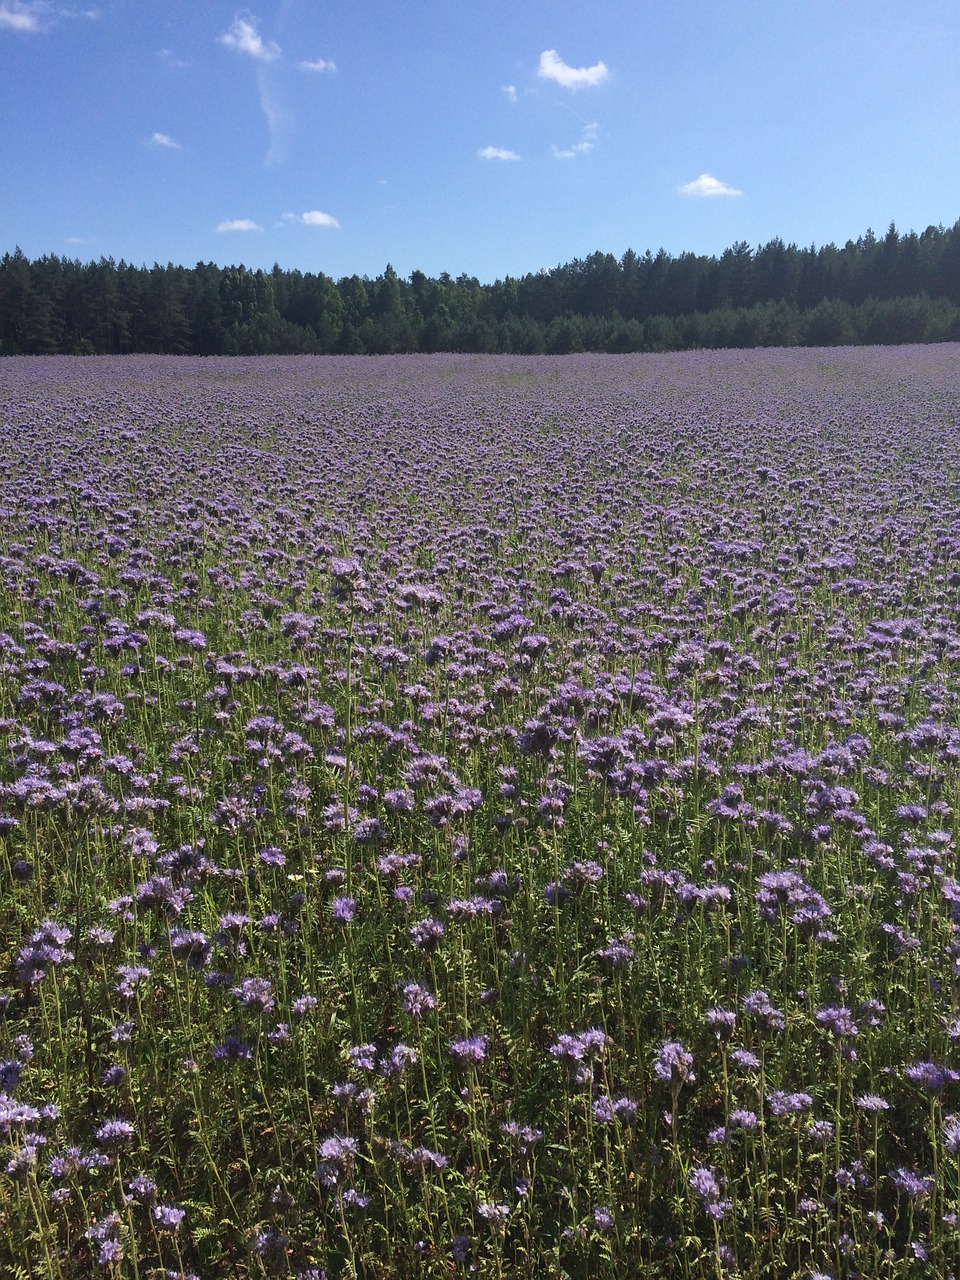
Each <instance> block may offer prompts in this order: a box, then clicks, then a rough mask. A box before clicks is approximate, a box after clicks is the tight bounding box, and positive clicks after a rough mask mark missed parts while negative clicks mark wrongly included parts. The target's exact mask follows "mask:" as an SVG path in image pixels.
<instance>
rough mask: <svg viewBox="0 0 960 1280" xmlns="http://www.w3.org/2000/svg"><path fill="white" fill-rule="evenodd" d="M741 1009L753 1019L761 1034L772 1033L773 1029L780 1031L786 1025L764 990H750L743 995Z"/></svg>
mask: <svg viewBox="0 0 960 1280" xmlns="http://www.w3.org/2000/svg"><path fill="white" fill-rule="evenodd" d="M743 1011H744V1013H746V1014H747V1015H748V1017H750V1018H752V1019H753V1024H754V1026H755V1027H756V1029H757V1031H758V1032H759V1033H760V1034H761V1035H772V1034H773V1032H774V1031H782V1030H783V1029H784V1027H785V1026H786V1025H787V1022H786V1019H785V1018H784V1016H783V1014H782V1013H781V1012H780V1010H779V1009H775V1008H774V1007H773V1005H772V1004H771V1003H770V997H769V996H768V995H767V993H766V991H751V992H750V993H749V995H746V996H744V998H743Z"/></svg>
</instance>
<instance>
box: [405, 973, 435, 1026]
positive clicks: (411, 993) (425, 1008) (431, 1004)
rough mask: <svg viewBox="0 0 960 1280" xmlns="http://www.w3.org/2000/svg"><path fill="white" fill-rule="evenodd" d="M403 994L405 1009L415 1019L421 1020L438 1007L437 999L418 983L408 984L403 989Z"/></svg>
mask: <svg viewBox="0 0 960 1280" xmlns="http://www.w3.org/2000/svg"><path fill="white" fill-rule="evenodd" d="M401 990H402V992H403V1009H404V1012H405V1013H409V1014H410V1016H411V1017H413V1018H420V1017H422V1016H423V1014H425V1013H429V1012H430V1010H432V1009H435V1008H436V1007H437V1002H436V1000H435V998H434V997H433V996H432V995H431V994H430V992H429V991H428V990H427V989H426V987H422V986H420V984H419V983H418V982H407V983H405V984H404V985H403V987H401Z"/></svg>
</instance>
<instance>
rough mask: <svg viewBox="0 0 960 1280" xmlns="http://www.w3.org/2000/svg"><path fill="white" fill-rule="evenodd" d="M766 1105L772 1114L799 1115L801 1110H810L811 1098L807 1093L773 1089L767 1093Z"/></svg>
mask: <svg viewBox="0 0 960 1280" xmlns="http://www.w3.org/2000/svg"><path fill="white" fill-rule="evenodd" d="M767 1106H768V1107H769V1108H770V1114H771V1115H773V1116H789V1115H799V1113H800V1112H802V1111H809V1110H810V1108H811V1107H812V1106H813V1098H812V1097H811V1096H810V1094H809V1093H802V1092H799V1091H798V1092H795V1093H788V1092H787V1091H786V1090H783V1089H774V1090H773V1092H772V1093H768V1094H767Z"/></svg>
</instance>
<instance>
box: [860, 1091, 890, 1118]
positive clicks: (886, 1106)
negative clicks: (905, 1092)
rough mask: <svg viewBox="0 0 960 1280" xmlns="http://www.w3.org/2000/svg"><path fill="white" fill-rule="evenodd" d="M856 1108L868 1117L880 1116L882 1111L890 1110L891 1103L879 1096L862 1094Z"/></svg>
mask: <svg viewBox="0 0 960 1280" xmlns="http://www.w3.org/2000/svg"><path fill="white" fill-rule="evenodd" d="M856 1107H857V1110H858V1111H865V1112H867V1114H868V1115H879V1114H880V1112H881V1111H889V1110H890V1103H889V1102H887V1100H886V1099H885V1098H881V1097H880V1096H879V1094H876V1093H861V1094H860V1095H859V1096H858V1097H857V1099H856Z"/></svg>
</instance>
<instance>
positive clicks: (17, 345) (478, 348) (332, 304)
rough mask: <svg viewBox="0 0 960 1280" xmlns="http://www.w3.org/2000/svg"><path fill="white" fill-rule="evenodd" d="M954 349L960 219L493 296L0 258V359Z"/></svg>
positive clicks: (308, 276)
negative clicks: (931, 345) (927, 345)
mask: <svg viewBox="0 0 960 1280" xmlns="http://www.w3.org/2000/svg"><path fill="white" fill-rule="evenodd" d="M957 340H960V221H958V222H957V223H955V224H954V226H953V227H951V228H944V227H943V226H938V227H933V226H930V227H927V229H926V230H925V231H924V232H922V233H921V234H919V235H918V234H917V233H916V232H913V231H911V232H909V233H908V234H905V235H901V234H900V233H899V232H898V231H897V228H896V226H895V225H893V224H892V223H891V225H890V227H889V229H888V230H887V233H886V235H884V236H883V237H882V238H878V237H877V236H875V235H874V234H873V232H872V231H867V232H866V234H864V235H862V236H860V237H859V238H858V239H857V240H848V241H847V242H846V244H845V245H843V247H842V248H838V247H837V246H836V245H833V244H828V245H824V246H821V247H820V248H817V247H816V246H814V245H811V246H809V247H808V248H802V247H800V246H798V245H796V244H785V243H784V242H783V241H782V240H780V239H774V240H771V241H769V242H768V243H767V244H764V245H761V246H758V247H757V248H756V249H753V248H751V246H750V245H749V244H747V243H746V242H744V241H739V242H737V243H735V244H733V245H732V246H731V247H730V248H728V249H725V250H724V252H723V253H722V254H720V255H719V256H705V255H698V254H694V253H681V254H679V255H677V256H674V255H671V254H669V253H667V252H666V251H665V250H664V249H661V250H660V251H659V252H657V253H656V254H654V253H651V252H650V251H649V250H648V251H647V252H646V253H644V254H643V255H642V256H641V255H639V254H637V253H635V252H634V251H633V250H627V252H626V253H624V254H623V256H622V257H621V258H619V259H618V258H616V257H614V255H613V254H610V253H601V252H596V253H593V254H591V255H590V256H589V257H587V258H584V259H575V260H574V261H572V262H568V263H565V264H563V265H560V266H557V267H554V268H553V269H551V270H541V271H537V272H533V273H529V274H527V275H524V276H519V277H511V276H508V277H506V278H505V279H503V280H497V281H495V282H494V283H493V284H481V283H480V281H479V280H477V279H475V278H473V277H471V276H467V275H460V276H457V277H456V278H453V277H451V276H450V275H448V274H447V273H443V274H442V275H440V276H439V277H438V278H431V277H428V276H426V275H425V274H424V273H423V272H421V271H414V272H413V273H412V275H411V276H410V277H409V279H402V278H401V277H400V276H398V274H397V272H396V271H395V270H394V269H393V267H391V266H390V265H387V267H386V268H385V269H384V271H383V273H382V274H381V275H379V276H377V277H376V278H375V279H371V278H369V277H368V276H362V277H361V276H357V275H352V276H345V277H343V278H341V279H340V280H333V279H332V278H330V277H329V276H326V275H324V274H323V273H322V272H301V271H298V270H284V269H282V268H280V267H279V266H274V268H273V270H272V271H269V272H265V271H262V270H256V271H253V270H249V269H248V268H246V267H244V266H242V265H241V266H228V267H221V266H218V265H215V264H214V263H203V262H200V263H197V265H196V266H195V267H183V266H174V265H173V264H171V263H168V264H167V265H166V266H161V265H159V264H154V265H153V266H152V267H147V266H139V267H138V266H134V265H132V264H130V263H127V262H124V261H122V260H121V261H120V262H115V261H114V260H113V259H112V258H101V259H100V260H99V261H98V262H87V263H83V262H80V261H78V260H75V259H69V258H63V257H56V256H53V255H46V256H44V257H41V258H37V259H34V260H30V259H28V258H27V257H26V256H25V255H24V254H23V253H22V252H21V250H20V249H19V248H18V249H16V250H15V251H14V252H13V253H9V252H8V253H5V254H4V256H3V257H2V258H0V355H43V354H57V353H62V354H72V355H100V354H103V355H119V354H124V353H133V352H153V353H158V354H178V355H256V354H285V355H286V354H297V353H317V354H341V353H342V354H355V355H359V354H380V353H394V352H416V351H420V352H428V351H468V352H512V353H517V354H531V355H533V354H540V353H544V352H546V353H555V354H563V353H566V352H572V351H608V352H627V351H673V350H687V349H691V348H698V347H757V346H795V345H801V346H833V345H841V344H854V343H856V344H882V343H903V342H945V341H957Z"/></svg>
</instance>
